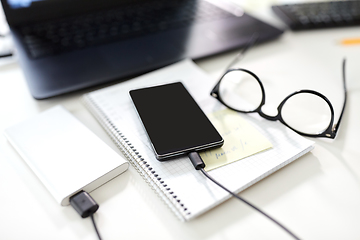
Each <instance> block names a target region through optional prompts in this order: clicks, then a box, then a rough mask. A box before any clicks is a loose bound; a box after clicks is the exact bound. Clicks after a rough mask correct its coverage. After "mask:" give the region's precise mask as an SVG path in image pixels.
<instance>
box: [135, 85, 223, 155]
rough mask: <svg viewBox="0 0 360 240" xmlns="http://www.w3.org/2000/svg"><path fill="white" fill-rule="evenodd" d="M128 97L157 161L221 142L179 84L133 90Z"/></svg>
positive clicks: (219, 144)
mask: <svg viewBox="0 0 360 240" xmlns="http://www.w3.org/2000/svg"><path fill="white" fill-rule="evenodd" d="M130 96H131V98H132V101H133V103H134V105H135V108H136V110H137V112H138V115H139V117H140V119H141V121H142V124H143V126H144V128H145V130H146V132H147V135H148V137H149V139H150V141H151V143H152V146H153V149H154V151H155V154H156V157H157V159H159V160H164V159H165V158H169V157H173V156H176V155H181V154H187V153H189V152H191V151H197V150H202V149H207V148H211V147H220V146H221V145H222V144H223V143H224V140H223V139H222V137H221V135H220V134H219V133H218V132H217V130H216V129H215V127H214V126H213V125H212V124H211V122H210V121H209V119H208V118H207V117H206V115H205V114H204V112H203V111H202V110H201V108H200V107H199V106H198V105H197V103H196V102H195V100H194V99H193V98H192V96H191V95H190V93H189V92H188V91H187V90H186V88H185V87H184V85H183V84H182V83H181V82H176V83H171V84H166V85H161V86H155V87H149V88H142V89H137V90H132V91H130Z"/></svg>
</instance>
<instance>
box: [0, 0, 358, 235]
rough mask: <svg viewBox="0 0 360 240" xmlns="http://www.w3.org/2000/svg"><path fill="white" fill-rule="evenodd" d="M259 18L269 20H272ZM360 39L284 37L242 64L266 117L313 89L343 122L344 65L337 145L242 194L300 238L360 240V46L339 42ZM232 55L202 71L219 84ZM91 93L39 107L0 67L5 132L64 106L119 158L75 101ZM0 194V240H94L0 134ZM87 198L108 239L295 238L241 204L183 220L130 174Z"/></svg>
mask: <svg viewBox="0 0 360 240" xmlns="http://www.w3.org/2000/svg"><path fill="white" fill-rule="evenodd" d="M254 5H256V4H255V3H254V4H253V5H251V4H250V3H249V4H248V6H247V7H248V8H249V9H250V10H251V9H252V8H253V7H254V8H255V7H257V6H254ZM258 9H261V8H258ZM257 13H258V16H259V17H261V18H263V19H265V20H269V21H272V20H271V19H270V18H271V14H270V15H266V14H262V13H260V14H259V12H257ZM272 17H273V23H274V24H280V22H279V21H278V20H276V19H275V18H274V16H272ZM359 32H360V31H359V27H351V28H342V29H329V30H318V31H305V32H299V33H294V32H290V31H287V32H286V33H285V34H284V35H283V36H282V37H281V38H279V39H277V40H275V41H272V42H270V43H266V44H262V45H260V46H258V47H254V49H252V50H250V51H249V53H248V55H247V57H246V58H245V59H244V61H243V64H244V65H245V66H247V67H251V68H252V70H253V71H254V72H255V73H257V74H258V75H259V76H260V78H265V80H266V81H265V82H267V83H266V84H265V89H266V92H267V103H269V104H268V106H269V107H268V108H269V111H271V110H272V108H273V106H276V105H277V104H278V101H279V100H281V98H283V97H284V94H285V95H287V94H290V93H291V92H292V91H293V90H294V89H295V90H296V89H299V88H311V89H315V90H318V91H320V92H323V93H324V95H326V96H328V98H329V99H330V101H331V102H332V103H333V105H334V108H335V112H336V114H337V116H338V114H339V112H340V110H341V105H342V101H343V95H342V91H341V60H342V58H343V57H344V56H346V57H347V60H348V64H347V84H348V103H347V106H346V110H345V114H344V117H343V121H342V125H341V127H340V130H339V132H338V136H337V138H336V139H335V140H324V139H313V140H314V141H315V142H316V143H315V149H314V150H312V151H311V152H310V153H308V154H306V155H305V156H303V157H301V158H299V159H298V160H296V161H295V162H293V163H291V164H290V165H288V166H286V167H284V168H283V169H281V170H279V171H277V172H276V173H274V174H272V175H271V176H269V177H267V178H266V179H264V180H262V181H260V182H259V183H257V184H255V185H254V186H252V187H250V188H249V189H247V190H245V191H243V192H242V193H241V194H240V195H241V196H242V197H244V198H245V199H247V200H249V201H250V202H252V203H253V204H254V205H256V206H258V207H259V208H261V209H262V210H264V211H265V212H267V213H268V214H270V215H271V216H272V217H274V218H275V219H277V220H278V221H280V222H281V223H283V224H284V225H285V226H287V227H288V228H289V229H291V230H292V231H293V232H294V233H295V234H297V235H298V236H299V237H300V238H302V239H360V228H359V226H358V225H359V222H360V204H359V203H360V147H359V146H360V145H359V143H360V140H359V136H360V128H359V123H360V111H359V104H360V81H359V79H360V68H359V63H360V45H354V46H342V45H341V44H339V41H340V40H341V39H343V38H349V37H360V35H359ZM235 55H236V51H233V52H230V53H226V54H221V55H219V56H216V57H211V58H208V59H206V60H202V61H197V64H198V65H199V66H200V67H201V68H202V69H204V70H205V71H206V72H208V73H209V74H210V75H211V76H212V77H214V78H216V77H218V76H219V75H220V74H221V73H222V71H223V70H224V67H225V66H226V65H227V64H228V63H229V62H230V61H231V59H232V58H233V57H234V56H235ZM262 76H263V77H262ZM274 89H277V90H276V91H275V90H274ZM85 92H87V91H81V92H77V93H73V94H69V95H66V96H61V97H55V98H51V99H48V100H41V101H37V100H34V99H33V98H32V97H31V95H30V93H29V91H28V89H27V86H26V82H25V80H24V76H23V73H22V71H21V69H20V68H19V66H18V64H17V63H16V61H14V62H13V63H1V62H0V111H1V118H0V132H3V130H4V129H5V128H7V127H9V126H11V125H13V124H15V123H17V122H20V121H23V120H25V119H26V118H29V117H31V116H33V115H35V114H37V113H39V112H42V111H44V110H46V109H48V108H50V107H52V106H55V105H57V104H62V105H63V106H65V107H66V108H67V109H68V110H69V111H70V112H71V113H73V114H74V115H75V116H76V117H77V118H78V119H79V120H80V121H81V122H83V123H84V124H85V125H86V126H87V127H88V128H90V129H91V130H92V131H93V132H94V133H95V134H96V135H98V136H99V137H100V138H101V139H102V140H104V141H105V142H106V143H107V144H108V145H109V146H111V147H112V148H113V149H114V150H115V151H117V152H119V154H120V151H119V150H117V149H116V147H115V145H114V144H113V143H112V142H111V140H110V139H109V138H108V136H107V135H106V133H105V131H104V130H103V129H102V128H101V127H100V125H99V124H98V123H97V122H96V120H95V119H94V118H93V117H92V116H91V115H90V113H89V112H88V111H87V110H86V109H85V107H84V105H83V104H82V103H81V102H80V101H79V97H80V96H81V95H82V94H84V93H85ZM0 192H1V201H0V203H1V217H0V229H1V230H0V239H97V237H96V235H95V232H94V229H93V226H92V223H91V221H90V219H81V218H80V217H79V215H78V214H77V213H76V212H75V211H74V210H73V209H72V208H71V207H61V206H59V205H58V204H57V203H56V201H55V200H54V199H53V198H52V196H51V195H50V194H49V193H48V192H47V191H46V189H45V188H44V186H43V185H42V184H41V182H40V181H39V180H38V179H37V178H36V176H35V175H34V174H33V173H32V172H31V170H30V169H29V168H28V167H27V165H26V164H25V162H24V161H23V160H22V159H21V158H20V156H19V155H17V153H16V152H15V150H14V149H13V148H12V147H11V146H10V144H9V143H8V142H7V140H6V138H5V137H4V136H3V135H2V134H0ZM91 195H92V196H93V198H94V199H95V200H96V201H97V202H98V203H99V205H100V209H99V210H98V212H97V214H96V221H97V224H98V228H99V231H100V233H101V235H102V237H103V239H105V240H108V239H179V240H180V239H189V240H190V239H194V240H195V239H207V240H210V239H211V240H213V239H291V237H289V235H288V234H287V233H285V232H284V231H283V230H281V229H280V228H279V227H277V226H276V225H274V224H273V223H272V222H270V221H269V220H268V219H266V218H264V217H263V216H262V215H260V214H259V213H257V212H256V211H254V210H253V209H251V208H249V207H248V206H246V205H244V204H242V203H240V202H238V200H236V199H230V200H228V201H226V202H225V203H223V204H221V205H219V206H218V207H216V208H214V209H212V210H210V211H209V212H207V213H205V214H204V215H202V216H200V217H198V218H196V219H194V220H192V221H190V222H186V223H183V222H180V221H179V220H178V218H177V217H176V216H175V215H173V213H172V212H171V211H170V210H169V209H168V208H167V207H166V206H165V205H164V204H163V202H162V201H161V200H160V198H158V197H157V195H156V194H155V193H154V192H153V191H152V190H151V189H150V188H149V187H148V185H147V184H146V183H145V182H144V181H143V180H142V178H141V177H140V176H139V174H138V173H137V172H136V170H135V169H134V168H133V167H130V168H129V170H128V171H127V172H125V173H124V174H122V175H120V176H119V177H117V178H115V179H113V180H112V181H110V182H108V183H107V184H105V185H104V186H102V187H101V188H99V189H97V190H95V191H94V192H92V193H91Z"/></svg>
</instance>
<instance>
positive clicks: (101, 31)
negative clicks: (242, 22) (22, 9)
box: [21, 0, 231, 58]
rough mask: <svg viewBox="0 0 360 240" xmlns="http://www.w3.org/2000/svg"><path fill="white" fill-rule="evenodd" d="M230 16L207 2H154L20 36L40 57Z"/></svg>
mask: <svg viewBox="0 0 360 240" xmlns="http://www.w3.org/2000/svg"><path fill="white" fill-rule="evenodd" d="M230 16H231V14H230V13H228V12H226V11H224V10H222V9H220V8H217V7H215V6H214V5H212V4H210V3H208V2H206V1H196V0H186V1H183V0H182V1H178V0H171V1H169V0H156V1H147V3H143V4H131V5H127V6H124V7H122V8H119V9H111V10H107V11H103V12H101V13H99V12H97V13H96V14H86V15H83V16H78V17H74V18H66V19H61V20H59V21H56V22H53V23H47V24H34V25H32V26H26V27H24V28H23V29H22V30H21V34H22V36H23V39H24V42H25V45H26V46H27V50H28V52H29V54H30V56H31V57H33V58H40V57H44V56H49V55H53V54H58V53H62V52H66V51H71V50H74V49H80V48H85V47H89V46H94V45H99V44H104V43H109V42H113V41H118V40H122V39H126V38H131V37H137V36H141V35H144V34H152V33H156V32H160V31H167V30H170V29H174V28H180V27H184V26H188V25H190V24H194V23H199V22H206V21H213V20H215V19H219V18H225V17H230Z"/></svg>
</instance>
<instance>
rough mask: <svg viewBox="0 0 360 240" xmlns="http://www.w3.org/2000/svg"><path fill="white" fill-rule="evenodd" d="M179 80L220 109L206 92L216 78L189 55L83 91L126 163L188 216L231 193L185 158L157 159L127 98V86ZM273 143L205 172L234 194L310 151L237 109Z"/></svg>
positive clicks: (205, 105)
mask: <svg viewBox="0 0 360 240" xmlns="http://www.w3.org/2000/svg"><path fill="white" fill-rule="evenodd" d="M177 81H181V82H182V83H183V84H184V85H185V87H186V88H187V89H188V91H189V92H190V94H191V95H192V96H193V97H194V99H195V100H196V101H197V103H198V104H199V105H200V107H201V108H202V109H203V111H204V112H205V113H209V112H214V111H217V110H220V109H222V108H224V107H223V106H222V104H220V103H219V102H218V101H217V100H216V99H214V98H212V97H211V96H210V91H211V89H212V88H213V86H214V85H215V83H216V80H215V79H211V78H210V77H209V76H208V75H206V73H204V72H203V71H202V70H201V69H200V68H198V67H197V66H196V64H195V63H193V62H192V61H191V60H184V61H181V62H178V63H176V64H173V65H171V66H168V67H165V68H162V69H160V70H157V71H154V72H151V73H148V74H145V75H143V76H140V77H138V78H135V79H132V80H130V81H127V82H123V83H119V84H117V85H114V86H110V87H107V88H104V89H100V90H97V91H94V92H90V93H88V94H85V95H84V98H83V99H84V102H85V104H86V106H87V107H88V109H89V110H90V111H91V112H92V114H93V115H94V116H95V117H96V119H97V120H98V121H99V122H100V124H101V125H102V126H103V127H104V129H105V130H106V131H107V132H108V134H109V136H110V137H111V138H112V139H113V141H114V142H115V143H116V144H117V146H118V147H119V148H120V150H121V151H122V152H123V153H124V155H125V156H126V157H127V158H128V160H129V161H130V163H131V164H132V166H133V167H134V168H136V169H137V171H138V172H139V173H140V174H141V176H142V177H143V178H144V180H145V181H146V182H147V183H148V184H149V186H150V187H151V188H152V189H153V190H154V191H155V192H156V193H157V194H158V195H159V197H161V199H163V200H164V202H165V203H166V205H168V206H169V207H170V209H171V210H172V211H173V212H174V213H175V214H176V215H177V216H178V217H179V218H180V219H181V220H185V221H187V220H190V219H192V218H194V217H196V216H199V215H200V214H202V213H204V212H206V211H208V210H209V209H211V208H213V207H214V206H216V205H218V204H220V203H222V202H224V201H225V200H226V199H228V198H230V197H231V196H230V194H228V193H227V192H225V191H224V190H222V189H220V188H219V187H218V186H216V185H214V184H213V183H212V182H210V181H209V180H208V179H206V178H205V176H203V175H202V173H201V172H199V171H196V170H195V169H194V167H193V165H192V164H191V162H190V160H189V159H188V158H187V157H181V158H178V159H175V160H170V161H165V162H160V161H158V160H157V159H156V158H155V155H154V152H153V151H152V148H151V146H150V142H149V140H148V138H147V136H146V133H145V131H144V129H143V127H142V125H141V122H140V120H139V118H138V116H137V114H136V111H135V108H134V107H133V104H132V102H131V99H130V97H129V90H131V89H136V88H140V87H146V86H153V85H159V84H164V83H170V82H177ZM241 116H242V117H243V118H245V119H246V120H247V121H249V122H250V124H252V125H253V126H254V127H255V128H256V129H257V130H258V131H260V133H261V134H263V135H264V136H265V137H266V138H267V139H268V140H270V142H271V143H272V145H273V147H272V148H271V149H269V150H266V151H263V152H260V153H257V154H255V155H252V156H250V157H247V158H244V159H241V160H239V161H237V162H234V163H231V164H229V165H226V166H223V167H220V168H217V169H214V170H212V171H210V172H209V174H210V175H211V176H212V177H214V178H215V179H216V180H218V181H219V182H220V183H222V184H223V185H225V186H226V187H228V188H229V189H230V190H232V191H234V192H236V193H239V192H241V191H242V190H244V189H246V188H247V187H249V186H251V185H253V184H254V183H256V182H258V181H260V180H261V179H263V178H265V177H266V176H268V175H270V174H271V173H273V172H275V171H276V170H278V169H280V168H282V167H284V166H285V165H287V164H289V163H291V162H292V161H294V160H295V159H297V158H299V157H300V156H302V155H304V154H305V153H307V152H309V151H310V150H311V149H312V148H313V142H312V141H309V140H307V139H305V138H303V137H301V136H299V135H298V134H296V133H294V132H293V131H291V130H290V129H288V128H286V127H285V126H283V125H282V124H281V123H279V122H272V121H269V120H265V119H262V118H260V117H259V116H258V115H257V114H250V115H249V114H241Z"/></svg>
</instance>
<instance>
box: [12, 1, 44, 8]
mask: <svg viewBox="0 0 360 240" xmlns="http://www.w3.org/2000/svg"><path fill="white" fill-rule="evenodd" d="M37 1H44V0H7V2H8V4H9V6H10V8H12V9H18V8H27V7H30V5H31V4H32V3H33V2H37Z"/></svg>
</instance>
